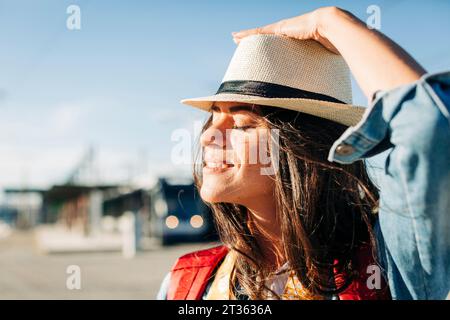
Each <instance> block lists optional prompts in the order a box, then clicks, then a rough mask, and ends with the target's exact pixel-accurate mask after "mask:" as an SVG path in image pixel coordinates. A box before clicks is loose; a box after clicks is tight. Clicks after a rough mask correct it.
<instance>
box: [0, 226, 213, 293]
mask: <svg viewBox="0 0 450 320" xmlns="http://www.w3.org/2000/svg"><path fill="white" fill-rule="evenodd" d="M208 246H211V244H189V245H178V246H171V247H169V248H155V249H154V250H152V251H146V252H143V253H140V254H138V255H137V256H136V257H135V258H134V259H129V260H127V259H124V258H122V256H121V255H120V253H85V254H81V253H77V254H56V255H42V254H39V253H37V250H35V247H34V237H33V233H32V232H20V233H17V232H16V233H14V234H13V235H12V236H10V237H9V238H7V239H3V240H0V300H3V299H154V298H155V296H156V293H157V291H158V289H159V285H160V283H161V280H162V278H163V277H164V275H165V274H166V272H167V271H168V270H169V268H170V266H171V265H172V263H173V262H174V261H175V260H176V258H177V257H179V256H180V255H182V254H183V253H186V252H190V251H193V250H197V249H201V248H205V247H208ZM69 265H78V266H79V267H80V270H81V289H80V290H69V289H67V287H66V280H67V277H68V276H69V275H68V274H67V273H66V270H67V267H68V266H69Z"/></svg>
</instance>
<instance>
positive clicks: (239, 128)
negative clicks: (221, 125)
mask: <svg viewBox="0 0 450 320" xmlns="http://www.w3.org/2000/svg"><path fill="white" fill-rule="evenodd" d="M254 128H255V127H254V126H241V127H239V126H236V125H234V126H233V127H232V128H231V129H235V130H242V131H246V130H248V129H254Z"/></svg>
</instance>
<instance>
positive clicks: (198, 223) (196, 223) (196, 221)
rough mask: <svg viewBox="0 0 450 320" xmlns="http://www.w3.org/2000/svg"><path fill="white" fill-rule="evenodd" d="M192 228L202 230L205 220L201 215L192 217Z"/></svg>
mask: <svg viewBox="0 0 450 320" xmlns="http://www.w3.org/2000/svg"><path fill="white" fill-rule="evenodd" d="M189 222H190V224H191V226H192V228H195V229H198V228H201V227H202V226H203V218H202V216H201V215H198V214H196V215H193V216H192V217H191V220H190V221H189Z"/></svg>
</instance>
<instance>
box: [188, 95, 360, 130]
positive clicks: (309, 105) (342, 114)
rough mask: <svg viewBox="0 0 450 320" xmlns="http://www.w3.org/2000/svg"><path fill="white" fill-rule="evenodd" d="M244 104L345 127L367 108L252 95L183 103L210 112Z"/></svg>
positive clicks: (192, 100)
mask: <svg viewBox="0 0 450 320" xmlns="http://www.w3.org/2000/svg"><path fill="white" fill-rule="evenodd" d="M216 101H220V102H242V103H250V104H258V105H264V106H272V107H279V108H284V109H289V110H294V111H298V112H303V113H307V114H310V115H313V116H316V117H320V118H324V119H328V120H331V121H334V122H337V123H340V124H343V125H345V126H354V125H356V124H357V123H358V122H359V121H360V120H361V119H362V116H363V114H364V111H365V108H364V107H360V106H355V105H349V104H344V103H335V102H327V101H319V100H311V99H301V98H264V97H258V96H251V95H243V94H233V93H220V94H216V95H213V96H208V97H200V98H194V99H184V100H181V103H183V104H186V105H190V106H192V107H196V108H199V109H202V110H205V111H209V110H210V108H211V107H212V105H213V103H214V102H216Z"/></svg>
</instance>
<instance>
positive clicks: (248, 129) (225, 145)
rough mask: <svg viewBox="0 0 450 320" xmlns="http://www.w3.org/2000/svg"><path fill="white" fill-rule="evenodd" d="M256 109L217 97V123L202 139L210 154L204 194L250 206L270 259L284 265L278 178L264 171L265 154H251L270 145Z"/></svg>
mask: <svg viewBox="0 0 450 320" xmlns="http://www.w3.org/2000/svg"><path fill="white" fill-rule="evenodd" d="M254 110H255V109H254V107H253V106H252V105H248V104H243V103H236V102H216V103H215V105H214V107H213V108H212V109H211V112H212V114H213V120H212V124H211V126H210V127H209V128H208V129H207V130H206V131H205V132H204V133H203V134H202V136H201V139H200V141H201V146H202V148H203V151H204V159H205V161H204V166H203V183H202V186H201V189H200V194H201V197H202V199H203V200H205V201H207V202H210V203H217V202H227V203H234V204H239V205H242V206H245V207H246V208H247V209H248V212H249V214H250V217H251V220H252V221H253V225H252V226H251V227H253V228H255V231H257V233H256V234H257V241H258V242H259V243H260V244H261V246H262V247H263V248H265V249H264V251H265V254H266V255H267V259H269V260H271V262H272V263H273V264H275V265H277V266H279V265H281V264H282V263H283V261H281V260H282V259H281V258H280V257H281V256H282V254H281V248H279V247H278V243H279V240H280V237H281V235H280V230H279V223H277V221H276V204H275V197H274V185H273V179H272V177H271V176H269V175H264V174H261V168H263V167H267V165H265V164H262V163H261V161H260V159H259V157H257V159H256V160H257V161H250V159H253V160H255V158H250V154H253V155H255V154H256V155H258V151H257V148H258V147H260V148H265V150H267V145H266V144H263V145H261V144H260V143H258V141H260V140H259V139H258V138H260V135H267V134H268V130H267V128H266V127H264V124H262V123H260V122H258V121H257V118H258V117H260V116H258V115H257V113H255V112H256V111H255V112H253V111H254ZM227 132H228V135H229V138H228V139H227V138H226V137H227ZM266 141H267V140H266ZM255 162H256V163H255ZM223 163H228V164H227V165H225V164H223ZM222 164H223V166H222ZM219 166H220V167H219Z"/></svg>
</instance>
